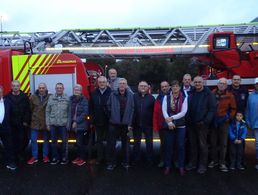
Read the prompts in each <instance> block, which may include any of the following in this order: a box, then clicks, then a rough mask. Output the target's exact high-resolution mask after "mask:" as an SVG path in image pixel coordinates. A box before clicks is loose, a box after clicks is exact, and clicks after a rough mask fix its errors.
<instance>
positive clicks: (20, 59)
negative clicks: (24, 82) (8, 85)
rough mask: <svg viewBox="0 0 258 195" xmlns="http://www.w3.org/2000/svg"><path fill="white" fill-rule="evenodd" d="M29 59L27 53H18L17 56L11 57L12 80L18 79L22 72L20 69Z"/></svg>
mask: <svg viewBox="0 0 258 195" xmlns="http://www.w3.org/2000/svg"><path fill="white" fill-rule="evenodd" d="M29 59H30V56H28V55H19V56H13V57H12V71H13V78H14V80H18V78H19V77H20V75H21V73H22V72H21V71H20V70H21V69H23V68H24V67H25V66H26V65H27V63H28V61H29ZM21 64H22V65H21ZM20 67H21V68H20Z"/></svg>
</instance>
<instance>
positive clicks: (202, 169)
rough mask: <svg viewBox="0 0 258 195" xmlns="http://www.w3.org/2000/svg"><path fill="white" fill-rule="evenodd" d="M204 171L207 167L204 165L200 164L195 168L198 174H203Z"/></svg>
mask: <svg viewBox="0 0 258 195" xmlns="http://www.w3.org/2000/svg"><path fill="white" fill-rule="evenodd" d="M206 171H207V168H206V167H204V166H200V167H199V168H198V169H197V173H199V174H204V173H205V172H206Z"/></svg>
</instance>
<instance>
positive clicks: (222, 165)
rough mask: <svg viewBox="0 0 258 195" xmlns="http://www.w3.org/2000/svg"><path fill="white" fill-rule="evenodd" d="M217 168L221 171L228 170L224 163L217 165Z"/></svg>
mask: <svg viewBox="0 0 258 195" xmlns="http://www.w3.org/2000/svg"><path fill="white" fill-rule="evenodd" d="M219 169H220V170H221V171H222V172H228V168H227V166H226V165H225V164H221V165H220V166H219Z"/></svg>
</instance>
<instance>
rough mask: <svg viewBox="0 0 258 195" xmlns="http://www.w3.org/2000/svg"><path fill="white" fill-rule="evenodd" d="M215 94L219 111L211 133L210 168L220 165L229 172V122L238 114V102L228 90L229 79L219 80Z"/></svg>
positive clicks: (222, 169) (224, 170) (223, 170)
mask: <svg viewBox="0 0 258 195" xmlns="http://www.w3.org/2000/svg"><path fill="white" fill-rule="evenodd" d="M213 93H214V94H215V96H216V99H217V111H216V114H215V118H214V127H213V128H212V132H211V162H210V164H209V166H208V167H209V168H213V167H215V166H216V165H218V163H219V165H220V167H219V168H220V170H221V171H222V172H227V171H228V168H227V166H226V162H225V157H226V152H227V142H228V126H229V121H230V120H231V119H233V118H234V116H235V114H236V101H235V97H234V95H233V94H232V93H231V92H230V91H228V90H227V79H225V78H221V79H219V82H218V85H217V88H216V89H215V90H213ZM218 153H219V155H218ZM218 157H219V158H218ZM218 160H219V161H218Z"/></svg>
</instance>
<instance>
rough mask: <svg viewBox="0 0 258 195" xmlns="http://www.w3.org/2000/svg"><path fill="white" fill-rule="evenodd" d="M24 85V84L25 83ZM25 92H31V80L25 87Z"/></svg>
mask: <svg viewBox="0 0 258 195" xmlns="http://www.w3.org/2000/svg"><path fill="white" fill-rule="evenodd" d="M23 86H24V85H23ZM23 92H25V93H29V92H30V81H29V82H28V83H27V84H26V86H25V87H24V89H23Z"/></svg>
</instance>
